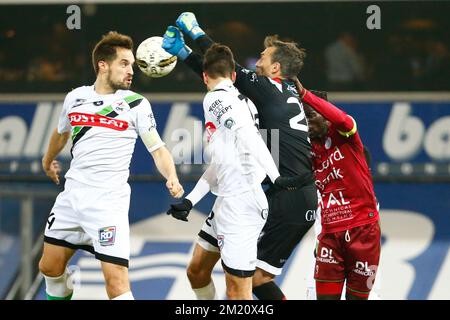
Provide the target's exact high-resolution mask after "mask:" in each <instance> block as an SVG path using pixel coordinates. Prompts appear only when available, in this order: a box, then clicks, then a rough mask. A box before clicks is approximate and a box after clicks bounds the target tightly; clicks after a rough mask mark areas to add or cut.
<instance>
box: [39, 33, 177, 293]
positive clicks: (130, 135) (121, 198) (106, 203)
mask: <svg viewBox="0 0 450 320" xmlns="http://www.w3.org/2000/svg"><path fill="white" fill-rule="evenodd" d="M132 50H133V41H132V39H131V38H130V37H128V36H125V35H122V34H119V33H117V32H110V33H108V34H107V35H105V36H104V37H103V38H102V40H101V41H100V42H98V43H97V45H96V46H95V48H94V50H93V52H92V62H93V65H94V69H95V72H96V75H97V78H96V81H95V83H94V85H92V86H83V87H79V88H76V89H74V90H73V91H71V92H70V93H69V94H67V96H66V98H65V101H64V106H63V110H62V112H61V116H60V119H59V123H58V128H57V129H55V131H54V132H53V135H52V136H51V139H50V143H49V147H48V151H47V153H46V154H45V156H44V158H43V159H42V165H43V168H44V170H45V172H46V174H47V175H48V176H49V177H50V178H51V179H52V180H53V181H54V182H55V183H56V184H59V171H60V168H59V164H58V162H57V161H55V158H56V156H57V155H58V154H59V152H61V150H62V149H63V148H64V146H65V145H66V142H67V141H68V139H69V137H71V138H72V144H73V146H72V156H73V159H72V162H71V164H70V168H69V170H68V172H67V174H66V176H65V177H66V183H65V186H64V191H63V192H61V193H60V194H59V195H58V197H57V198H56V201H55V204H54V206H53V208H52V210H51V213H50V216H49V218H48V223H47V226H46V229H45V237H44V250H43V254H42V258H41V260H40V262H39V269H40V271H41V273H42V274H43V275H44V278H45V283H46V292H47V297H48V299H51V300H66V299H70V298H71V296H72V292H73V290H72V288H71V287H70V285H69V281H68V277H69V275H68V273H67V271H66V267H67V263H68V261H69V260H70V258H71V257H72V256H73V254H74V253H75V250H77V249H84V250H87V251H89V252H91V253H93V254H95V257H96V258H97V259H98V260H100V261H101V265H102V270H103V275H104V277H105V282H106V292H107V294H108V297H109V298H110V299H121V300H124V299H133V295H132V293H131V290H130V283H129V280H128V260H129V255H130V238H129V236H130V235H129V222H128V208H129V204H130V186H129V185H128V183H127V180H128V176H129V166H130V162H131V156H132V154H133V150H134V145H135V142H136V138H137V136H138V135H139V136H140V137H141V139H142V140H143V142H144V144H145V146H146V147H147V149H148V151H149V152H150V153H151V155H152V157H153V159H154V161H155V164H156V167H157V169H158V170H159V172H160V173H161V174H162V175H163V176H164V177H165V178H166V179H167V183H166V186H167V188H168V190H169V192H170V193H171V195H172V196H174V197H176V198H179V197H181V196H182V195H183V192H184V191H183V188H182V186H181V185H180V183H179V182H178V178H177V174H176V171H175V166H174V162H173V159H172V156H171V155H170V153H169V151H168V150H167V149H166V147H165V145H164V143H163V142H162V141H161V139H160V137H159V134H158V132H157V131H156V122H155V119H154V117H153V112H152V109H151V106H150V103H149V102H148V100H147V99H146V98H144V97H143V96H141V95H139V94H137V93H135V92H133V91H130V90H128V89H129V88H130V85H131V82H132V78H133V64H134V56H133V52H132Z"/></svg>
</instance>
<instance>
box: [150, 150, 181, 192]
mask: <svg viewBox="0 0 450 320" xmlns="http://www.w3.org/2000/svg"><path fill="white" fill-rule="evenodd" d="M151 155H152V157H153V160H154V161H155V164H156V168H158V171H159V172H160V173H161V174H162V175H163V177H164V178H166V179H167V182H166V187H167V189H168V190H169V192H170V195H171V196H172V197H174V198H181V197H182V196H183V194H184V190H183V187H182V186H181V184H180V182H179V181H178V176H177V172H176V170H175V164H174V162H173V158H172V156H171V154H170V152H169V150H167V148H166V147H165V146H162V147H160V148H158V149H156V150H155V151H153V152H152V153H151Z"/></svg>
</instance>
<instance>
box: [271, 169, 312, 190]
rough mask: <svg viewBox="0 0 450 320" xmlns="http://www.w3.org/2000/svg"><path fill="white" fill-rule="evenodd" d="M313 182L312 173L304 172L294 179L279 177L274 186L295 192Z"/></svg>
mask: <svg viewBox="0 0 450 320" xmlns="http://www.w3.org/2000/svg"><path fill="white" fill-rule="evenodd" d="M313 180H314V178H313V173H312V172H306V173H304V174H302V175H300V176H294V177H282V176H279V177H278V178H277V179H276V180H275V182H274V185H275V186H277V187H279V188H281V189H287V190H295V189H299V188H301V187H303V186H305V185H307V184H310V183H311V182H312V181H313Z"/></svg>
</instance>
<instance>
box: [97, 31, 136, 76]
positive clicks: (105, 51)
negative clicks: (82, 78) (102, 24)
mask: <svg viewBox="0 0 450 320" xmlns="http://www.w3.org/2000/svg"><path fill="white" fill-rule="evenodd" d="M118 47H119V48H125V49H129V50H133V40H132V39H131V38H130V37H129V36H127V35H124V34H121V33H118V32H116V31H110V32H108V33H107V34H105V35H103V37H102V39H101V40H100V41H99V42H98V43H97V44H96V45H95V47H94V50H92V65H93V67H94V70H95V74H98V62H99V61H108V62H110V61H112V60H114V59H115V58H116V57H117V50H116V49H117V48H118Z"/></svg>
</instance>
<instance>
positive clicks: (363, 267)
mask: <svg viewBox="0 0 450 320" xmlns="http://www.w3.org/2000/svg"><path fill="white" fill-rule="evenodd" d="M380 236H381V235H380V226H379V224H378V221H377V222H375V223H371V224H365V225H362V226H359V227H355V228H352V229H349V230H347V231H339V232H335V233H325V234H323V233H322V234H320V235H319V237H318V240H319V245H318V248H317V257H316V268H315V272H314V278H315V279H316V280H317V281H323V282H342V281H344V280H347V290H349V292H350V293H354V294H355V295H358V294H361V295H366V294H368V293H369V292H370V290H371V289H372V286H373V283H374V281H375V276H376V271H377V268H378V262H379V260H380V249H381V242H380V241H381V239H380Z"/></svg>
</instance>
